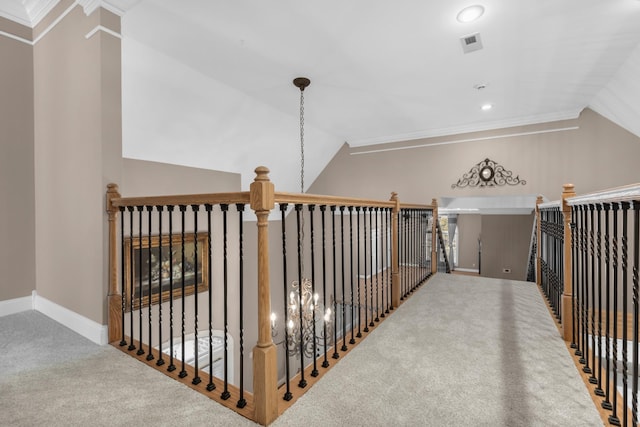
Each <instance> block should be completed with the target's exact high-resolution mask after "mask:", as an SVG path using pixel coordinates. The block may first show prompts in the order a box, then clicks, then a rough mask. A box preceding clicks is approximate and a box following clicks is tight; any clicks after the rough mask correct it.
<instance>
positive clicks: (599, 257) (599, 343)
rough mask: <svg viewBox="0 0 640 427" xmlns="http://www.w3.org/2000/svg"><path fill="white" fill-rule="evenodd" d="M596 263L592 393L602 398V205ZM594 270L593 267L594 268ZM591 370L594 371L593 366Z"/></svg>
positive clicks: (597, 235)
mask: <svg viewBox="0 0 640 427" xmlns="http://www.w3.org/2000/svg"><path fill="white" fill-rule="evenodd" d="M595 208H596V223H597V233H596V254H597V256H596V263H597V269H598V340H597V341H596V344H597V345H596V354H597V355H598V368H597V374H598V375H597V378H598V381H597V382H596V388H595V390H594V391H593V392H594V393H595V395H596V396H600V397H602V396H604V391H603V390H602V215H601V213H602V205H596V206H595ZM594 268H595V267H594ZM593 368H594V369H596V366H595V364H594V365H593Z"/></svg>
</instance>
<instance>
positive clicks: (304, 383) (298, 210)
mask: <svg viewBox="0 0 640 427" xmlns="http://www.w3.org/2000/svg"><path fill="white" fill-rule="evenodd" d="M295 209H296V224H297V225H296V227H297V230H298V232H297V235H298V236H297V238H298V314H299V317H300V319H299V320H300V381H298V387H300V388H304V387H306V386H307V381H306V380H305V379H304V347H305V336H304V332H305V331H304V323H303V322H304V312H303V310H302V309H303V307H302V305H303V303H302V233H303V230H302V225H301V221H300V213H301V211H302V205H301V204H296V205H295Z"/></svg>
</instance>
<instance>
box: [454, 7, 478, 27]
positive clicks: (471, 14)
mask: <svg viewBox="0 0 640 427" xmlns="http://www.w3.org/2000/svg"><path fill="white" fill-rule="evenodd" d="M483 14H484V6H480V5H479V4H475V5H473V6H469V7H465V8H464V9H462V10H461V11H460V12H459V13H458V15H457V16H456V19H457V20H458V22H462V23H463V24H466V23H468V22H473V21H475V20H476V19H478V18H480V17H481V16H482V15H483Z"/></svg>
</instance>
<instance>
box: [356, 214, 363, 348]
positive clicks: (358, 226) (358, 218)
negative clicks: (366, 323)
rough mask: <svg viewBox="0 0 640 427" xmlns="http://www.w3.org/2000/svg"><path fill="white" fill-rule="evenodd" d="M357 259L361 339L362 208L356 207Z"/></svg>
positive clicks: (360, 332) (359, 332)
mask: <svg viewBox="0 0 640 427" xmlns="http://www.w3.org/2000/svg"><path fill="white" fill-rule="evenodd" d="M356 241H357V244H356V258H357V262H358V267H357V270H358V304H357V305H358V333H357V334H356V337H358V338H361V337H362V330H361V327H362V313H361V310H360V309H361V308H362V299H361V298H360V285H361V281H362V280H361V276H360V243H361V242H362V240H360V206H356Z"/></svg>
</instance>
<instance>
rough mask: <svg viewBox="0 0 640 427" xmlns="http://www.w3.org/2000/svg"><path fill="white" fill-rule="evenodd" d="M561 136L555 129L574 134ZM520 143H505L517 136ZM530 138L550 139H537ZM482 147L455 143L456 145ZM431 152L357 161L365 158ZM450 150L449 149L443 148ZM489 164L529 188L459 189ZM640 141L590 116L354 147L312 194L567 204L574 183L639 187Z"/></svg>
mask: <svg viewBox="0 0 640 427" xmlns="http://www.w3.org/2000/svg"><path fill="white" fill-rule="evenodd" d="M574 127H577V129H573V130H564V131H558V132H548V131H549V130H552V129H560V128H564V129H566V128H574ZM524 132H526V133H530V134H528V135H521V136H505V135H513V134H515V133H524ZM531 132H545V133H535V134H531ZM477 138H485V139H482V140H475V141H472V142H462V143H455V144H450V142H451V141H460V140H469V139H477ZM427 144H432V145H430V146H425V147H420V148H411V149H403V150H395V151H384V152H377V153H370V154H360V155H355V153H358V152H362V151H371V150H380V149H393V148H401V147H408V146H415V145H427ZM438 144H443V145H438ZM487 157H488V158H490V159H492V160H495V161H496V162H498V163H500V164H502V165H503V166H504V167H505V168H507V169H509V170H511V171H513V172H514V174H517V175H519V176H520V178H522V179H524V180H526V181H527V184H526V185H520V186H515V187H509V186H506V187H496V188H466V189H452V188H451V184H453V183H455V182H456V181H457V180H458V179H459V178H460V177H461V176H462V175H463V174H464V173H466V172H468V171H469V169H471V167H473V166H474V165H475V164H476V163H478V162H480V161H482V160H484V159H485V158H487ZM638 158H640V138H638V137H637V136H635V135H633V134H631V133H629V132H627V131H626V130H624V129H622V128H620V127H619V126H617V125H615V124H614V123H612V122H610V121H609V120H607V119H605V118H604V117H602V116H600V115H598V114H596V113H594V112H593V111H591V110H589V109H585V110H584V111H583V112H582V114H581V116H580V117H579V118H578V119H575V120H565V121H561V122H553V123H546V124H541V125H531V126H522V127H517V128H508V129H500V130H495V131H486V132H476V133H471V134H463V135H452V136H448V137H440V138H429V139H423V140H416V141H409V142H400V143H393V144H381V145H379V146H370V147H360V148H350V147H349V146H348V145H346V144H345V145H344V146H343V148H342V149H341V150H340V151H339V152H338V154H337V155H336V156H335V157H334V158H333V159H332V161H331V162H330V163H329V164H328V165H327V166H326V167H325V169H324V171H323V172H322V173H321V174H320V176H319V177H318V179H316V181H315V182H314V183H313V184H312V186H311V189H310V192H312V193H318V194H333V195H344V196H355V197H367V198H376V199H388V197H389V195H390V193H391V192H392V191H397V192H398V193H399V197H400V200H401V201H405V202H415V203H430V201H431V199H432V198H433V197H444V196H447V197H456V196H489V195H512V194H543V195H545V196H546V197H548V198H549V199H552V200H555V199H559V198H560V194H561V192H562V185H563V184H564V183H567V182H572V183H574V184H575V185H576V191H577V192H578V194H581V193H586V192H591V191H596V190H600V189H604V188H610V187H615V186H620V185H625V184H629V183H635V182H639V181H640V171H639V170H638V168H637V165H636V162H637V159H638Z"/></svg>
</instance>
